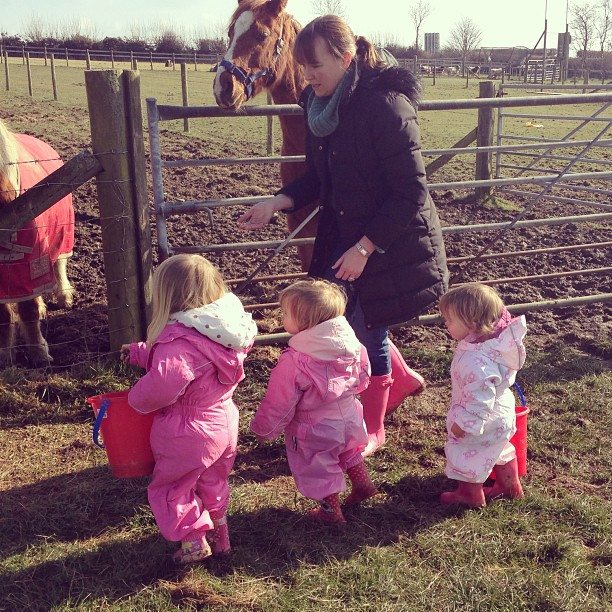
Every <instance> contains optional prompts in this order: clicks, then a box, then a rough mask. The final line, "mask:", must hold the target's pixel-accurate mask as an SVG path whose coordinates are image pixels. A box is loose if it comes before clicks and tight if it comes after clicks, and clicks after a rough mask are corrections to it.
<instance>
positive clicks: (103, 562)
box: [0, 468, 449, 609]
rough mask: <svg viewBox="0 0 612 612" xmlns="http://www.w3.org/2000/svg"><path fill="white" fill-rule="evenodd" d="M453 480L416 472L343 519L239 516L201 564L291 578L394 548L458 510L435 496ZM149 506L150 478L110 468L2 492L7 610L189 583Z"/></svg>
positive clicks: (1, 585)
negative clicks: (220, 547)
mask: <svg viewBox="0 0 612 612" xmlns="http://www.w3.org/2000/svg"><path fill="white" fill-rule="evenodd" d="M443 480H444V479H443V478H432V479H425V480H424V479H421V478H415V477H406V478H404V479H402V480H401V481H399V482H398V483H396V484H394V485H388V486H383V487H382V492H383V493H384V497H383V496H382V495H381V496H380V497H378V498H375V499H374V500H372V501H371V502H369V503H368V504H366V505H364V507H361V508H357V509H354V510H351V511H350V512H349V511H347V513H346V515H347V520H348V524H347V525H346V526H342V527H335V526H327V525H323V524H320V523H317V522H314V521H312V520H310V519H308V518H307V517H306V516H305V514H304V512H303V511H301V510H300V511H299V512H298V511H292V510H289V509H287V508H270V507H267V508H261V509H258V510H256V511H251V512H239V513H234V514H231V515H230V517H229V521H230V533H231V537H232V543H233V552H232V555H231V556H230V557H229V558H227V559H215V558H213V559H210V560H207V562H205V563H204V564H203V565H200V566H199V567H200V568H201V569H202V570H203V571H208V572H209V573H210V574H212V575H214V576H217V577H223V576H225V575H231V574H233V573H235V572H236V571H240V572H243V573H245V574H247V575H251V576H257V577H266V578H268V577H274V578H276V579H278V580H280V581H282V582H287V583H289V582H290V581H291V580H292V574H293V572H294V571H295V570H296V569H297V568H299V567H300V566H302V565H303V564H304V563H306V564H315V565H318V564H324V563H328V562H329V561H330V560H333V559H336V560H345V559H349V558H350V557H352V556H354V555H355V554H358V553H359V552H360V551H361V550H362V549H363V548H364V547H366V546H370V547H377V548H379V547H384V546H392V545H394V544H395V543H397V542H398V541H399V539H400V538H401V537H404V536H412V535H414V534H416V533H418V532H419V531H421V530H424V529H427V528H428V527H429V526H430V525H432V524H434V523H436V522H438V521H440V520H444V519H445V518H446V517H448V516H449V510H448V509H444V508H438V507H437V504H436V503H435V502H434V501H433V500H435V498H436V497H437V495H438V493H439V491H440V490H441V487H442V486H443V485H442V481H443ZM379 500H380V501H379ZM305 502H306V503H307V504H310V502H309V501H308V500H305ZM432 502H433V503H432ZM145 504H146V497H145V490H144V483H143V482H142V481H140V480H138V481H127V480H126V481H122V480H118V479H115V478H113V477H112V476H110V474H109V473H108V471H107V469H106V468H94V469H91V470H86V471H84V472H81V473H78V474H71V475H65V476H60V477H57V478H51V479H48V480H46V481H44V482H41V483H37V484H35V485H28V486H25V487H21V488H18V489H13V490H10V491H4V492H2V493H0V508H1V509H2V510H1V511H0V521H1V523H2V526H3V529H2V530H1V533H0V553H1V554H2V557H3V558H4V559H7V558H8V557H11V560H10V562H9V563H10V568H11V569H10V570H9V569H8V567H9V565H7V566H6V569H5V571H4V572H3V573H2V574H1V575H0V593H1V594H0V609H1V608H2V604H3V603H4V604H7V605H8V606H9V607H7V609H17V608H15V607H14V606H17V604H19V607H20V608H21V609H50V608H52V607H54V606H58V605H61V604H62V603H66V602H68V601H70V603H71V604H73V603H76V602H83V601H85V600H91V599H92V598H95V597H100V598H104V599H105V600H106V601H108V602H112V601H118V600H120V599H122V598H125V597H126V596H129V595H136V594H137V593H139V592H140V591H142V589H143V586H147V585H152V586H154V585H155V584H156V583H158V581H159V580H160V579H163V580H166V581H171V583H172V584H179V583H181V580H182V577H183V576H184V575H185V572H187V571H189V570H186V569H183V568H177V567H175V566H174V565H173V564H172V561H171V559H170V553H171V551H172V549H173V547H174V545H172V544H169V543H167V542H165V541H164V540H163V538H162V537H161V536H159V535H158V534H157V533H153V534H152V533H150V531H151V529H155V527H154V525H153V519H152V517H151V516H150V513H149V511H148V510H147V509H146V508H145V507H144V506H145ZM114 534H116V535H114ZM113 536H114V537H113ZM109 537H110V538H112V539H110V541H109ZM87 540H91V541H90V542H87ZM39 549H40V550H39ZM42 549H44V550H42ZM37 557H38V558H39V559H40V561H39V562H37ZM49 558H52V560H49ZM154 588H156V587H155V586H154ZM171 591H172V589H171ZM167 596H169V594H168V593H167V592H166V593H160V595H159V597H161V598H166V597H167ZM170 596H172V597H174V595H172V593H170ZM177 596H178V597H179V599H180V597H181V596H180V594H178V595H177ZM11 606H12V607H11ZM24 606H25V608H24Z"/></svg>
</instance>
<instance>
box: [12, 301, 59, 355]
mask: <svg viewBox="0 0 612 612" xmlns="http://www.w3.org/2000/svg"><path fill="white" fill-rule="evenodd" d="M17 310H18V311H19V321H20V323H21V330H22V333H23V336H24V338H25V341H26V348H27V350H28V354H29V356H30V360H31V362H32V365H33V366H34V367H42V366H46V365H49V364H50V363H51V362H52V361H53V358H52V357H51V355H50V354H49V345H48V344H47V341H46V340H45V339H44V337H43V335H42V332H41V330H40V321H41V319H44V318H45V315H46V314H47V309H46V308H45V303H44V301H43V299H42V298H41V297H40V296H39V297H37V298H34V299H33V300H26V301H25V302H19V303H18V304H17Z"/></svg>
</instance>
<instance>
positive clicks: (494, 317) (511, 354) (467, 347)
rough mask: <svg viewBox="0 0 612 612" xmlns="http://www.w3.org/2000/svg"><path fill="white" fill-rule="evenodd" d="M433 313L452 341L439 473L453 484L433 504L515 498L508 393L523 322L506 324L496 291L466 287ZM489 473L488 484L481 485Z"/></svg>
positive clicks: (518, 360)
mask: <svg viewBox="0 0 612 612" xmlns="http://www.w3.org/2000/svg"><path fill="white" fill-rule="evenodd" d="M440 311H441V312H442V315H443V317H444V319H445V321H446V327H447V328H448V331H449V332H450V334H451V336H452V337H453V338H454V339H455V340H458V341H459V343H458V345H457V348H456V349H455V355H454V358H453V362H452V364H451V379H452V399H451V406H450V410H449V412H448V417H447V423H446V426H447V430H448V439H447V442H446V445H445V447H444V450H445V453H446V475H447V476H448V477H449V478H451V479H453V480H457V481H458V483H459V484H458V487H457V489H456V490H454V491H446V492H444V493H442V495H441V496H440V501H442V503H446V504H462V505H465V506H470V507H481V506H484V505H485V503H486V500H487V499H493V498H495V497H506V498H509V499H515V498H519V497H522V496H523V489H522V487H521V483H520V480H519V476H518V463H517V459H516V450H515V448H514V446H513V445H512V443H511V442H510V438H511V437H512V436H513V435H514V433H515V432H516V412H515V404H516V402H515V399H514V395H513V393H512V391H511V390H510V387H511V386H512V384H514V380H515V378H516V373H517V371H518V370H519V369H520V368H521V367H522V366H523V364H524V362H525V347H524V345H523V338H524V337H525V333H526V331H527V328H526V325H525V317H523V316H521V317H517V318H515V319H513V318H512V317H511V316H510V313H509V312H508V311H507V310H506V308H505V307H504V304H503V302H502V300H501V299H500V297H499V295H498V294H497V292H496V291H495V290H494V289H492V288H491V287H489V286H487V285H483V284H480V283H468V284H466V285H460V286H458V287H455V288H453V289H451V290H450V291H449V292H448V293H446V294H445V295H443V296H442V298H441V299H440ZM493 467H495V474H496V481H495V485H494V486H493V487H492V488H490V489H487V490H485V489H484V488H483V483H484V482H485V480H486V479H487V478H488V477H489V475H490V473H491V470H492V469H493Z"/></svg>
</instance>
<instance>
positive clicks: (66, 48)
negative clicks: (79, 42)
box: [64, 47, 68, 66]
mask: <svg viewBox="0 0 612 612" xmlns="http://www.w3.org/2000/svg"><path fill="white" fill-rule="evenodd" d="M64 49H65V50H66V66H68V47H64Z"/></svg>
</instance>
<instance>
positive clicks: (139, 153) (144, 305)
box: [121, 70, 153, 338]
mask: <svg viewBox="0 0 612 612" xmlns="http://www.w3.org/2000/svg"><path fill="white" fill-rule="evenodd" d="M121 79H122V83H123V88H124V91H125V95H124V100H125V106H126V126H127V146H128V153H129V158H130V171H131V175H132V183H131V185H132V199H133V203H134V207H133V215H134V217H133V218H134V235H135V239H136V247H137V248H136V258H137V260H138V267H139V271H140V274H139V275H138V276H139V290H140V314H141V325H142V338H145V337H146V333H147V325H148V323H149V321H150V319H151V312H150V311H151V295H152V291H153V289H152V287H153V247H152V245H151V227H150V225H149V198H148V196H147V164H146V154H145V143H144V131H143V117H142V103H141V99H140V75H139V74H138V73H137V72H136V71H134V70H124V71H123V73H122V74H121Z"/></svg>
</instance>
